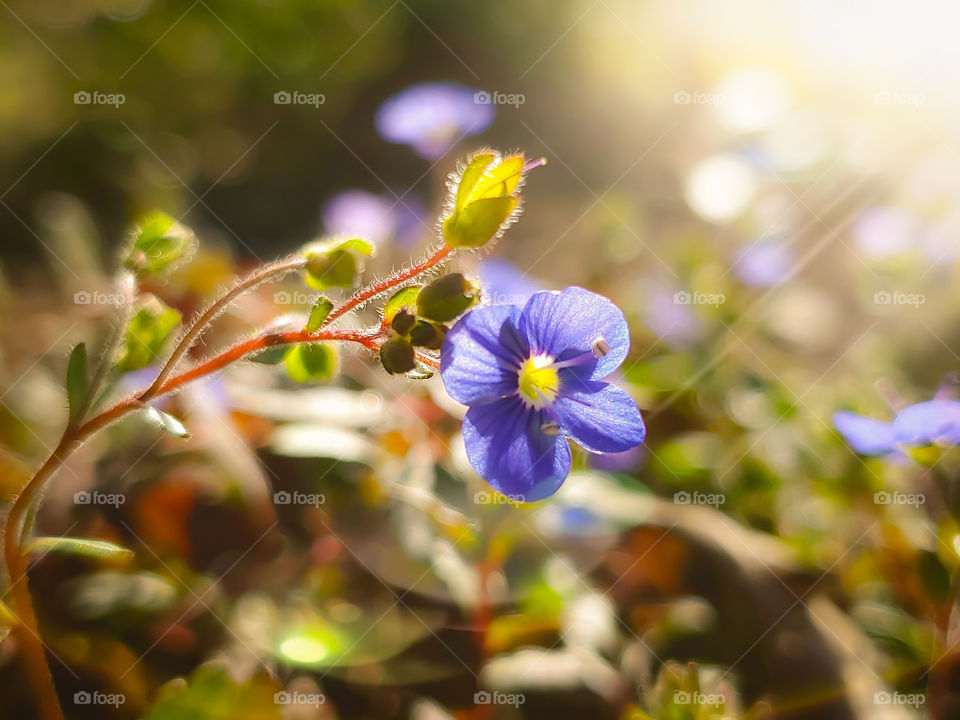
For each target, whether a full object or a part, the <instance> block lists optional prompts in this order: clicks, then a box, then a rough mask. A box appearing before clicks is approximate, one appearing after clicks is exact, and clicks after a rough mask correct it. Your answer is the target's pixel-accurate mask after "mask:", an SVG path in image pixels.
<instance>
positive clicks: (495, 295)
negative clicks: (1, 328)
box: [478, 258, 543, 305]
mask: <svg viewBox="0 0 960 720" xmlns="http://www.w3.org/2000/svg"><path fill="white" fill-rule="evenodd" d="M478 274H479V276H480V283H481V284H482V285H483V290H484V297H485V298H486V299H487V300H488V301H489V302H490V304H491V305H523V304H524V303H525V302H526V301H527V300H529V299H530V296H531V295H533V294H534V293H535V292H538V291H540V290H543V286H542V285H541V284H540V283H539V282H536V281H535V280H533V279H531V278H530V277H529V276H528V275H526V274H525V273H523V272H521V271H520V269H519V268H518V267H517V266H516V265H514V264H513V263H512V262H510V261H509V260H503V259H502V258H491V259H490V260H485V261H484V262H483V264H482V265H481V266H480V271H479V273H478Z"/></svg>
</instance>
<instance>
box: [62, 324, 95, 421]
mask: <svg viewBox="0 0 960 720" xmlns="http://www.w3.org/2000/svg"><path fill="white" fill-rule="evenodd" d="M89 382H90V380H89V377H88V375H87V346H86V343H80V344H79V345H77V346H76V347H75V348H74V349H73V350H72V351H71V352H70V360H69V362H68V363H67V402H68V404H69V408H70V424H71V425H72V424H73V423H76V422H78V421H79V420H80V419H81V418H80V417H79V414H80V412H81V411H82V410H83V405H84V402H85V401H86V399H87V392H88V391H89Z"/></svg>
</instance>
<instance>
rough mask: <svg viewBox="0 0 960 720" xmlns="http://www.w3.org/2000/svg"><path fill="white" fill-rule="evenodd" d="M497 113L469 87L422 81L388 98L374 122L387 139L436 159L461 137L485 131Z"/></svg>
mask: <svg viewBox="0 0 960 720" xmlns="http://www.w3.org/2000/svg"><path fill="white" fill-rule="evenodd" d="M494 113H495V110H494V106H493V105H491V104H480V103H477V102H475V101H474V91H473V90H471V89H470V88H468V87H464V86H463V85H455V84H452V83H421V84H418V85H411V86H410V87H408V88H406V89H405V90H403V91H401V92H399V93H397V94H396V95H394V96H392V97H390V98H388V99H387V100H386V101H385V102H384V103H383V104H382V105H381V106H380V108H379V109H378V110H377V114H376V117H375V118H374V122H375V124H376V126H377V132H379V133H380V135H382V136H383V137H384V138H385V139H387V140H389V141H390V142H395V143H405V144H407V145H411V146H412V147H413V149H414V150H415V151H416V152H417V154H418V155H420V156H421V157H425V158H429V159H434V158H438V157H440V156H441V155H443V154H444V153H445V152H447V150H449V149H450V148H451V147H452V146H453V145H454V143H455V142H456V141H457V139H458V138H460V137H461V136H468V135H476V134H477V133H479V132H483V131H484V130H485V129H486V128H487V127H488V126H489V125H490V123H492V122H493V116H494Z"/></svg>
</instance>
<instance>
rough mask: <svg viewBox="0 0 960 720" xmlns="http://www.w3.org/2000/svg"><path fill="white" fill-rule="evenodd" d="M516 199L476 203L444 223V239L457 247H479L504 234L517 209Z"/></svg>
mask: <svg viewBox="0 0 960 720" xmlns="http://www.w3.org/2000/svg"><path fill="white" fill-rule="evenodd" d="M517 202H518V200H517V199H516V198H515V197H512V196H508V197H497V198H484V199H481V200H475V201H474V202H472V203H470V204H469V205H467V206H466V207H465V208H463V209H462V210H458V211H457V212H455V213H453V215H451V216H450V217H448V218H447V219H446V220H444V221H443V238H444V240H445V241H446V243H447V245H449V246H451V247H456V248H477V247H481V246H483V245H485V244H486V243H487V242H489V240H490V239H491V238H493V237H494V236H495V235H497V233H499V232H500V227H501V225H503V224H504V223H505V222H506V221H507V219H508V218H509V217H510V213H512V212H513V211H514V209H516V207H517Z"/></svg>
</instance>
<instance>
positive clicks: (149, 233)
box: [123, 212, 197, 276]
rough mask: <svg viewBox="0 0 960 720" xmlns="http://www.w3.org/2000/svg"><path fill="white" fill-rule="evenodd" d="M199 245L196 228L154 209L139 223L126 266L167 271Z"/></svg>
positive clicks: (160, 272) (138, 270) (149, 271)
mask: <svg viewBox="0 0 960 720" xmlns="http://www.w3.org/2000/svg"><path fill="white" fill-rule="evenodd" d="M196 248H197V238H196V236H195V235H194V234H193V230H191V229H190V228H188V227H187V226H185V225H181V224H180V223H178V222H176V221H175V220H174V219H173V218H172V217H170V216H169V215H165V214H163V213H160V212H158V213H152V214H150V215H148V216H147V217H145V218H143V219H142V220H141V221H140V222H138V223H137V225H136V227H135V228H134V230H133V237H132V240H131V242H130V245H129V246H128V248H127V251H126V255H125V256H124V258H123V266H124V267H125V268H127V269H128V270H131V271H133V272H134V273H136V274H137V275H140V276H143V275H160V276H162V275H166V274H168V273H170V272H171V271H173V270H174V268H176V267H177V266H178V265H180V264H182V263H184V262H186V261H187V260H189V259H190V256H191V255H192V254H193V253H194V251H195V250H196Z"/></svg>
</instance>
